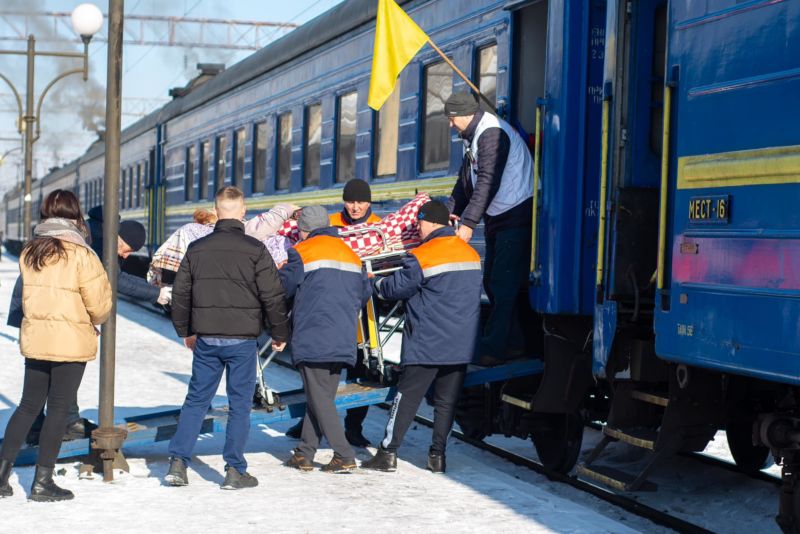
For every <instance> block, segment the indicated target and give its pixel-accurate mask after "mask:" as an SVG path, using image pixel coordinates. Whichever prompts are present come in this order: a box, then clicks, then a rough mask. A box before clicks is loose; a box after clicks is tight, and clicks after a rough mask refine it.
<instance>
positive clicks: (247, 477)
mask: <svg viewBox="0 0 800 534" xmlns="http://www.w3.org/2000/svg"><path fill="white" fill-rule="evenodd" d="M256 486H258V479H256V477H254V476H253V475H251V474H250V473H247V472H244V473H240V472H239V471H237V470H236V468H235V467H228V468H227V469H226V470H225V482H223V483H222V486H220V487H221V488H222V489H224V490H238V489H245V488H255V487H256Z"/></svg>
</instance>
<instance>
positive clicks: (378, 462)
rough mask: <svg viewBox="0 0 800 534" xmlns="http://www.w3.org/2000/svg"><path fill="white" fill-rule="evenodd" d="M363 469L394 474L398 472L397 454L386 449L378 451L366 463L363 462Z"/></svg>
mask: <svg viewBox="0 0 800 534" xmlns="http://www.w3.org/2000/svg"><path fill="white" fill-rule="evenodd" d="M361 469H372V470H374V471H385V472H387V473H394V472H395V471H397V453H396V452H389V451H387V450H386V449H378V452H376V453H375V456H373V457H372V458H370V459H369V460H367V461H365V462H361Z"/></svg>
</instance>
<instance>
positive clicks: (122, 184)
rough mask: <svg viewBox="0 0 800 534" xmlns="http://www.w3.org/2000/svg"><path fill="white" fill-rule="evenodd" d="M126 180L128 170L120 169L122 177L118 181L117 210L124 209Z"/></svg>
mask: <svg viewBox="0 0 800 534" xmlns="http://www.w3.org/2000/svg"><path fill="white" fill-rule="evenodd" d="M127 178H128V170H127V169H122V176H121V178H120V181H119V189H120V191H119V209H121V210H124V209H125V181H126V179H127Z"/></svg>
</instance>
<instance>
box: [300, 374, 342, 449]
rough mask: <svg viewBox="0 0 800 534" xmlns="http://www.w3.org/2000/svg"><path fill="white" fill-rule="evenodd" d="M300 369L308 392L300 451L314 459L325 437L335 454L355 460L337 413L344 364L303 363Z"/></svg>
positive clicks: (304, 386)
mask: <svg viewBox="0 0 800 534" xmlns="http://www.w3.org/2000/svg"><path fill="white" fill-rule="evenodd" d="M297 369H298V371H300V376H301V377H302V379H303V388H304V389H305V392H306V415H305V418H304V419H303V432H302V434H301V435H300V444H299V445H298V446H297V452H299V453H300V454H302V455H303V456H305V457H306V458H308V459H309V460H311V459H313V458H314V454H316V452H317V449H318V448H319V445H320V441H321V440H322V438H323V436H324V437H325V439H327V440H328V443H329V444H330V446H331V448H332V449H333V451H334V452H335V453H336V454H338V455H339V456H341V457H343V458H347V459H351V458H355V456H356V453H355V451H354V450H353V447H351V446H350V444H349V443H348V442H347V439H345V437H344V428H342V423H341V421H340V420H339V416H338V415H337V414H336V390H337V389H338V388H339V377H340V376H341V374H342V364H340V363H301V364H300V365H298V366H297Z"/></svg>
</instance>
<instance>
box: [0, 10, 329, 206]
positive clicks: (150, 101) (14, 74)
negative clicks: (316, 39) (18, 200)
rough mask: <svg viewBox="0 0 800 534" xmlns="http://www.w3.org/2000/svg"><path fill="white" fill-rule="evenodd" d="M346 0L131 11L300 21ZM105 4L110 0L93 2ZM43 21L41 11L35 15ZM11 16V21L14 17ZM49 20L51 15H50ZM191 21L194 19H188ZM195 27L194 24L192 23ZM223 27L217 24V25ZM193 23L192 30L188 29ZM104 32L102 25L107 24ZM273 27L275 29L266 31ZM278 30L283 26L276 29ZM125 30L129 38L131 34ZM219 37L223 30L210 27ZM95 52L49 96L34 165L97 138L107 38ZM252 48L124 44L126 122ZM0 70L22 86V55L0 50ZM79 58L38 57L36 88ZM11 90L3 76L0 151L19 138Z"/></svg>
mask: <svg viewBox="0 0 800 534" xmlns="http://www.w3.org/2000/svg"><path fill="white" fill-rule="evenodd" d="M341 1H342V0H292V1H286V0H126V1H125V13H126V15H130V14H135V15H157V16H175V17H183V16H186V17H196V18H213V19H235V20H250V21H274V22H292V23H297V24H302V23H303V22H306V21H308V20H310V19H312V18H314V17H316V16H317V15H319V14H321V13H323V12H325V11H327V10H328V9H330V8H331V7H333V6H335V5H336V4H338V3H340V2H341ZM79 3H81V2H80V1H78V0H2V2H1V3H0V11H3V10H14V11H18V10H22V11H25V12H47V11H55V12H71V11H72V10H73V9H74V8H75V6H77V5H78V4H79ZM94 3H95V4H96V5H97V6H98V7H99V8H100V9H101V10H102V11H103V12H106V11H107V9H108V3H107V1H103V0H100V1H95V2H94ZM9 20H10V21H11V24H10V23H9V22H7V21H5V20H3V19H2V18H0V36H8V35H14V34H16V33H18V32H23V33H24V30H25V29H24V27H23V25H22V24H23V23H22V20H23V19H22V18H19V17H18V18H14V17H9ZM38 20H40V21H41V19H38ZM12 24H13V25H12ZM50 24H51V25H52V21H51V22H50ZM139 24H140V22H138V21H133V22H131V21H129V27H130V31H131V32H133V34H134V35H135V36H138V35H140V33H141V29H140V27H139ZM187 28H190V27H187ZM194 28H195V29H196V27H194ZM219 30H220V28H219V27H218V28H217V31H219ZM166 31H167V30H166V26H165V25H164V24H158V23H157V24H151V25H150V26H148V27H146V28H144V37H145V38H149V39H162V38H164V37H165V36H166ZM191 31H194V30H191ZM28 32H32V33H33V34H34V35H35V36H36V37H37V39H41V40H43V39H44V37H45V36H47V34H48V32H50V33H52V29H51V27H49V26H45V25H42V26H35V27H33V28H28ZM103 32H105V28H104V30H103ZM57 33H58V34H59V35H71V31H70V30H66V29H63V30H59V31H58V32H57ZM267 34H268V35H270V36H271V35H272V33H271V31H270V30H268V31H267ZM274 35H275V37H278V36H280V35H282V33H279V32H275V33H274ZM131 37H132V36H131V35H127V36H126V38H131ZM177 37H178V38H179V39H181V40H191V39H194V38H195V37H194V36H193V35H190V34H183V35H181V34H178V35H177ZM211 37H212V39H215V40H217V41H219V40H221V39H224V37H223V34H221V33H220V34H218V35H213V36H211ZM24 47H25V42H24V41H0V49H3V50H9V49H17V50H19V49H24ZM37 49H39V50H45V49H47V50H76V51H77V50H79V46H78V45H77V44H70V43H63V42H39V43H38V44H37ZM89 52H90V66H89V70H90V78H91V79H90V81H89V83H88V84H84V83H83V82H82V80H81V79H80V77H79V76H73V77H72V78H71V79H69V80H64V82H60V83H59V85H57V86H55V87H54V88H53V90H52V91H51V93H50V94H48V96H47V99H46V100H45V103H44V111H43V113H42V136H41V139H40V140H39V141H38V142H37V143H36V145H35V148H34V157H35V160H36V165H35V169H36V173H37V174H42V173H44V172H46V169H47V168H48V167H50V166H54V165H60V164H63V163H66V162H68V161H71V160H72V159H74V158H75V157H77V156H79V155H80V154H82V153H83V152H84V151H85V149H86V148H87V147H88V146H89V144H90V143H91V142H92V141H93V140H94V139H95V138H96V134H95V133H94V132H93V131H92V127H91V124H92V123H94V122H96V121H97V119H101V118H102V116H103V114H104V108H103V102H102V99H103V98H104V95H105V84H106V60H107V59H106V43H104V42H103V43H100V42H93V43H92V44H91V45H90V48H89ZM251 53H252V52H250V51H236V50H225V49H213V48H201V47H193V48H177V47H161V46H147V45H145V46H142V45H125V46H124V49H123V81H122V90H123V111H124V112H127V113H131V114H129V115H124V116H123V127H124V126H125V125H127V124H130V123H132V122H134V121H136V120H137V117H136V116H135V115H134V114H140V113H144V112H146V111H150V110H152V109H154V108H155V107H158V106H159V105H160V103H163V102H165V101H166V100H167V99H168V95H167V92H168V90H169V89H170V88H172V87H176V86H182V85H185V84H186V82H187V81H188V80H189V79H191V78H192V77H193V76H194V75H195V73H196V70H195V65H196V64H197V63H200V62H210V63H226V64H227V65H228V66H230V65H232V64H234V63H236V62H237V61H240V60H241V59H243V58H244V57H246V56H248V55H249V54H251ZM0 58H2V61H0V72H2V73H3V74H4V75H5V76H7V77H9V78H10V79H11V80H12V81H13V82H14V84H15V85H16V87H17V89H18V90H19V91H20V93H21V94H23V98H24V91H25V62H24V60H23V59H22V58H16V57H14V56H0ZM73 65H75V66H77V65H76V64H75V62H70V60H53V59H50V58H37V65H36V95H37V98H38V95H39V93H40V92H41V90H42V89H43V88H44V86H45V84H47V83H48V82H49V81H50V79H52V77H54V76H55V75H56V74H58V72H60V71H62V70H65V69H66V68H71V67H72V66H73ZM10 93H11V91H10V90H9V89H8V87H7V86H5V84H2V83H0V156H2V155H3V154H4V153H5V152H6V151H7V150H9V149H11V148H14V147H16V146H18V145H19V143H18V141H15V140H14V138H15V137H18V134H16V127H15V123H14V121H15V119H16V112H15V111H11V110H12V109H14V108H16V103H15V101H14V98H13V97H12V96H10ZM19 154H20V151H16V152H14V153H12V154H11V155H9V157H8V158H7V159H6V160H5V161H4V164H0V191H2V190H5V189H7V188H9V187H11V186H12V185H13V184H14V183H16V181H17V180H18V179H19V176H20V174H19V172H20V171H19V170H18V163H19V162H20V161H21V158H20V157H18V156H19Z"/></svg>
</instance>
